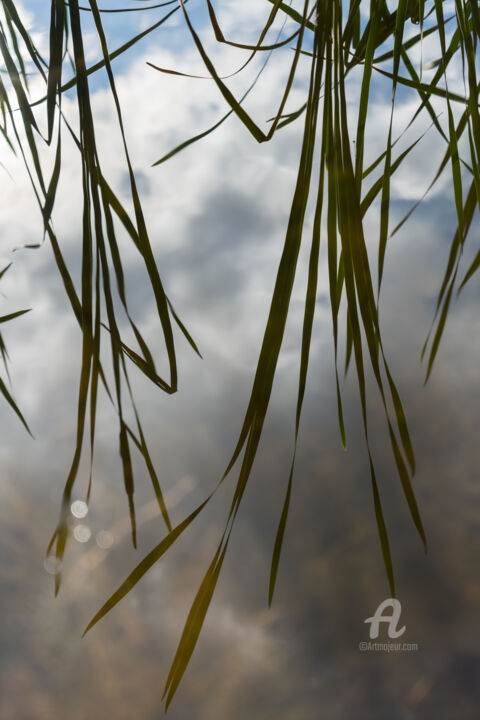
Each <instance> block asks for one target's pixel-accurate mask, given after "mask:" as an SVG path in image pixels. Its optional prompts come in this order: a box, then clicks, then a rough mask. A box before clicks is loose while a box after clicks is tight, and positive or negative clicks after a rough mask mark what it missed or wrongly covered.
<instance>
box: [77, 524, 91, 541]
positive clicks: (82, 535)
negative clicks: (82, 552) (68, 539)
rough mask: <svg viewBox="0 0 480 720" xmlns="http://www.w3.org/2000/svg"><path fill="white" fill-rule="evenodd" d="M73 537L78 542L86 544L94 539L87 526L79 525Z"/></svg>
mask: <svg viewBox="0 0 480 720" xmlns="http://www.w3.org/2000/svg"><path fill="white" fill-rule="evenodd" d="M73 537H74V538H75V540H76V541H77V542H80V543H86V542H88V541H89V540H90V538H91V537H92V531H91V530H90V528H89V527H88V526H87V525H77V526H76V527H75V528H74V529H73Z"/></svg>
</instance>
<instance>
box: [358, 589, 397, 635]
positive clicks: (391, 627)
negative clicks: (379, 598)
mask: <svg viewBox="0 0 480 720" xmlns="http://www.w3.org/2000/svg"><path fill="white" fill-rule="evenodd" d="M388 607H391V608H392V614H391V615H384V614H383V611H384V610H386V608H388ZM401 612H402V606H401V605H400V601H399V600H397V599H396V598H387V599H386V600H384V601H383V602H382V603H380V605H379V606H378V608H377V609H376V610H375V615H373V616H372V617H370V618H367V619H366V620H364V622H366V623H370V640H375V638H377V637H378V633H379V626H380V623H381V622H385V623H388V630H387V632H388V637H389V638H398V637H400V635H403V633H404V632H405V630H406V627H405V625H404V626H403V627H402V628H400V630H397V625H398V621H399V620H400V613H401Z"/></svg>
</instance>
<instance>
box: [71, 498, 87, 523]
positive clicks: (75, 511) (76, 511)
mask: <svg viewBox="0 0 480 720" xmlns="http://www.w3.org/2000/svg"><path fill="white" fill-rule="evenodd" d="M70 512H71V513H72V515H73V517H76V518H77V519H78V520H81V519H82V518H84V517H86V516H87V514H88V505H87V503H85V502H83V500H75V502H73V503H72V504H71V506H70Z"/></svg>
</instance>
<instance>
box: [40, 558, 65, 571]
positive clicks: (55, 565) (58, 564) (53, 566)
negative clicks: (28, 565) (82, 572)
mask: <svg viewBox="0 0 480 720" xmlns="http://www.w3.org/2000/svg"><path fill="white" fill-rule="evenodd" d="M43 567H44V568H45V570H46V571H47V573H48V574H49V575H58V573H59V572H61V570H62V561H61V560H59V559H58V558H57V557H55V555H49V556H48V557H46V558H45V560H44V561H43Z"/></svg>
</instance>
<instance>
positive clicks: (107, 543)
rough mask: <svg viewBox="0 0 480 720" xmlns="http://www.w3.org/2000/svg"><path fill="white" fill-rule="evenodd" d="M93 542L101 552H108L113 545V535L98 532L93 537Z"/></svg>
mask: <svg viewBox="0 0 480 720" xmlns="http://www.w3.org/2000/svg"><path fill="white" fill-rule="evenodd" d="M95 541H96V543H97V545H98V547H99V548H102V550H109V549H110V548H111V547H112V545H113V535H112V533H111V532H108V530H100V532H98V533H97V535H96V537H95Z"/></svg>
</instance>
